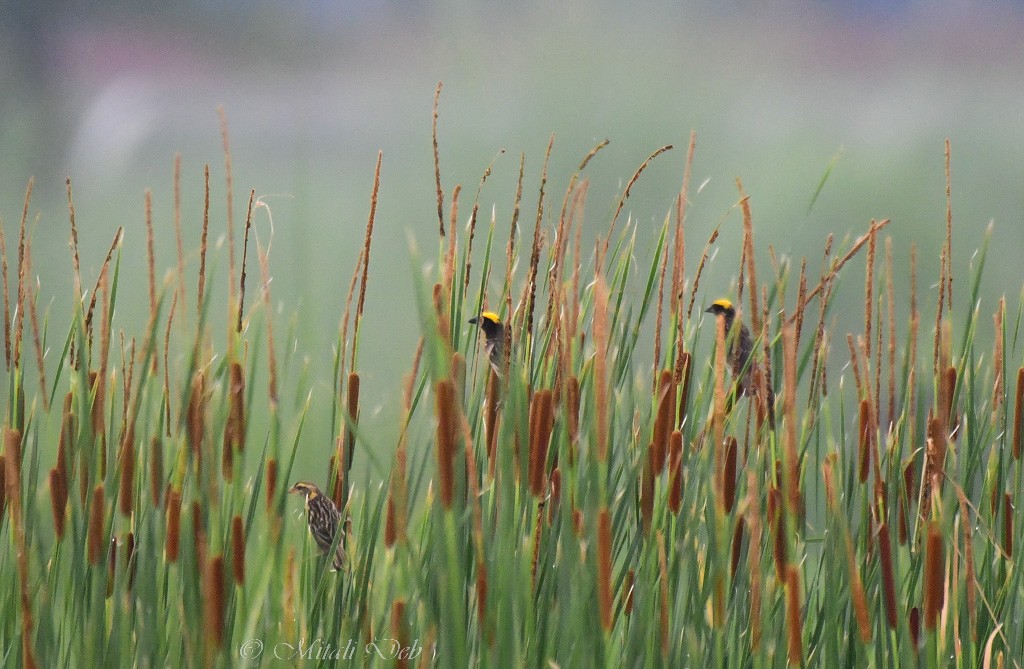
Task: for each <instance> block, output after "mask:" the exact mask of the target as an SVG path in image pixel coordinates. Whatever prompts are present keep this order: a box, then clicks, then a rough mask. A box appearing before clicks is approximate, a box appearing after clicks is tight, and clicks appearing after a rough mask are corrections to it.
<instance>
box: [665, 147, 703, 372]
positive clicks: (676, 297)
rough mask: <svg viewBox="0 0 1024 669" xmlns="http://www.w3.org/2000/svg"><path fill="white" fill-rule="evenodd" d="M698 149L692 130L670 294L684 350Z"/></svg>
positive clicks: (674, 243) (678, 340)
mask: <svg viewBox="0 0 1024 669" xmlns="http://www.w3.org/2000/svg"><path fill="white" fill-rule="evenodd" d="M696 150H697V133H696V131H694V130H691V131H690V143H689V146H688V147H687V149H686V166H685V167H684V168H683V186H682V188H681V189H680V191H679V195H678V196H677V197H676V225H675V235H674V237H673V240H672V248H673V255H672V295H671V296H670V298H669V300H670V305H671V311H670V313H672V314H673V315H674V316H675V317H676V351H677V353H678V352H682V350H683V334H684V331H685V322H684V320H683V284H684V282H685V278H686V273H685V271H686V229H685V225H684V223H685V221H686V207H687V205H689V203H690V202H689V195H690V176H691V175H692V174H693V154H694V153H695V152H696Z"/></svg>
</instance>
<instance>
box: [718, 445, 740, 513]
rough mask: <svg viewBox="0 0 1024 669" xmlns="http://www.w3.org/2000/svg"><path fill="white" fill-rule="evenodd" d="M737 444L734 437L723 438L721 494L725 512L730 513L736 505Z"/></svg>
mask: <svg viewBox="0 0 1024 669" xmlns="http://www.w3.org/2000/svg"><path fill="white" fill-rule="evenodd" d="M738 451H739V444H738V443H737V442H736V437H731V436H730V437H726V438H725V469H724V475H723V477H722V492H723V498H724V500H725V512H726V513H732V509H733V506H734V505H735V503H736V458H737V454H738Z"/></svg>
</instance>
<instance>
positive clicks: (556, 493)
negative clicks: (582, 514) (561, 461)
mask: <svg viewBox="0 0 1024 669" xmlns="http://www.w3.org/2000/svg"><path fill="white" fill-rule="evenodd" d="M550 489H551V492H550V493H549V498H548V501H549V503H548V504H547V507H548V525H550V524H551V523H553V522H555V514H556V513H557V512H558V506H559V504H561V502H562V468H561V467H555V468H554V469H552V470H551V483H550Z"/></svg>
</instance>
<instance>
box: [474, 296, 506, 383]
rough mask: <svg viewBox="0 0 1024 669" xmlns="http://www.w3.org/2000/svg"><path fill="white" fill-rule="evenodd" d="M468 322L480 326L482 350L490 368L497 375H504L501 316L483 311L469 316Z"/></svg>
mask: <svg viewBox="0 0 1024 669" xmlns="http://www.w3.org/2000/svg"><path fill="white" fill-rule="evenodd" d="M469 323H470V325H479V326H480V330H481V332H483V333H484V351H485V352H486V353H487V357H488V359H489V360H490V362H491V369H493V370H494V373H495V374H497V375H498V376H499V377H501V376H504V374H503V366H504V364H505V326H504V325H502V324H501V318H499V317H498V314H496V313H494V312H493V311H484V312H481V314H480V315H479V316H477V317H476V318H470V319H469Z"/></svg>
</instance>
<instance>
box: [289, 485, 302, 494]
mask: <svg viewBox="0 0 1024 669" xmlns="http://www.w3.org/2000/svg"><path fill="white" fill-rule="evenodd" d="M288 492H289V493H296V492H302V490H300V489H299V486H297V485H293V486H292V487H291V488H288Z"/></svg>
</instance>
